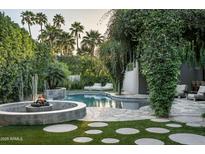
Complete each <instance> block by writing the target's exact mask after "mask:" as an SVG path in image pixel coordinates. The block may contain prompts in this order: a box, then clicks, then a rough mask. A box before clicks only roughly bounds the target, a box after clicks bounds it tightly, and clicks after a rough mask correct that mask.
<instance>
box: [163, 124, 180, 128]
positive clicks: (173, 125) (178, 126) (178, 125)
mask: <svg viewBox="0 0 205 154" xmlns="http://www.w3.org/2000/svg"><path fill="white" fill-rule="evenodd" d="M166 126H167V127H173V128H180V127H182V125H180V124H175V123H170V124H166Z"/></svg>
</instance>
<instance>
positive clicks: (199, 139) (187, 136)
mask: <svg viewBox="0 0 205 154" xmlns="http://www.w3.org/2000/svg"><path fill="white" fill-rule="evenodd" d="M169 139H171V140H172V141H174V142H177V143H181V144H188V145H205V136H202V135H196V134H191V133H177V134H171V135H169Z"/></svg>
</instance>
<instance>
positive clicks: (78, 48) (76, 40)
mask: <svg viewBox="0 0 205 154" xmlns="http://www.w3.org/2000/svg"><path fill="white" fill-rule="evenodd" d="M76 43H77V50H78V49H79V46H78V35H77V37H76Z"/></svg>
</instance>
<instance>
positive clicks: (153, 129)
mask: <svg viewBox="0 0 205 154" xmlns="http://www.w3.org/2000/svg"><path fill="white" fill-rule="evenodd" d="M146 131H148V132H151V133H159V134H165V133H169V130H168V129H166V128H159V127H150V128H146Z"/></svg>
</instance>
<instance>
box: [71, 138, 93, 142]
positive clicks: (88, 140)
mask: <svg viewBox="0 0 205 154" xmlns="http://www.w3.org/2000/svg"><path fill="white" fill-rule="evenodd" d="M92 140H93V139H92V138H90V137H76V138H74V139H73V141H74V142H78V143H87V142H91V141H92Z"/></svg>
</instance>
